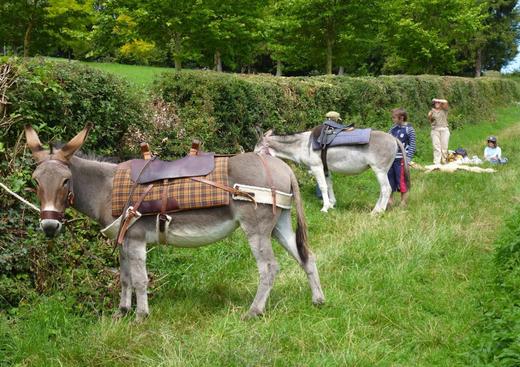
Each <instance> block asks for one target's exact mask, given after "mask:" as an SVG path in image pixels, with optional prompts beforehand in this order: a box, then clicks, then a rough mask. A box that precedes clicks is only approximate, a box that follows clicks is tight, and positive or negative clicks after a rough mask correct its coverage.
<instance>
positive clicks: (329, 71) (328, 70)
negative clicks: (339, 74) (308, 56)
mask: <svg viewBox="0 0 520 367" xmlns="http://www.w3.org/2000/svg"><path fill="white" fill-rule="evenodd" d="M325 71H326V73H327V74H329V75H330V74H332V40H330V39H327V67H326V70H325Z"/></svg>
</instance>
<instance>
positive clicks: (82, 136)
mask: <svg viewBox="0 0 520 367" xmlns="http://www.w3.org/2000/svg"><path fill="white" fill-rule="evenodd" d="M90 129H92V124H91V123H90V122H89V123H88V124H87V125H86V126H85V128H84V129H83V130H81V131H80V132H79V133H78V135H76V136H75V137H73V138H72V139H71V140H70V141H69V142H68V143H67V144H65V145H64V146H63V148H61V149H60V150H59V151H58V152H57V153H56V154H58V155H60V156H61V158H62V159H64V160H66V161H68V160H69V159H70V158H71V157H72V156H73V155H74V153H76V151H77V150H78V149H79V148H81V146H82V145H83V143H84V142H85V140H86V139H87V136H88V132H89V131H90Z"/></svg>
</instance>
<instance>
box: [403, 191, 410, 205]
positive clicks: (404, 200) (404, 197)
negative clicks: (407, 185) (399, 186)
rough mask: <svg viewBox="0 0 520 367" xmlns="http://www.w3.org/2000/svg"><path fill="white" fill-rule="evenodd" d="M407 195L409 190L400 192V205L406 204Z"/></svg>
mask: <svg viewBox="0 0 520 367" xmlns="http://www.w3.org/2000/svg"><path fill="white" fill-rule="evenodd" d="M408 196H410V192H409V191H406V192H402V193H401V206H406V205H408Z"/></svg>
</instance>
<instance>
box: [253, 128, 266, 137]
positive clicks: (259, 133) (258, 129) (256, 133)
mask: <svg viewBox="0 0 520 367" xmlns="http://www.w3.org/2000/svg"><path fill="white" fill-rule="evenodd" d="M255 135H256V138H257V139H260V138H261V137H262V135H264V134H263V131H262V128H261V127H260V125H255Z"/></svg>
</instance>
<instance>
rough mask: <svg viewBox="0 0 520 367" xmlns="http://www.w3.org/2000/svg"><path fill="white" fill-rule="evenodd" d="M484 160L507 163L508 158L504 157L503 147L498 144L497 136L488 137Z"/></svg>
mask: <svg viewBox="0 0 520 367" xmlns="http://www.w3.org/2000/svg"><path fill="white" fill-rule="evenodd" d="M484 160H485V161H488V162H491V163H495V164H504V163H507V158H502V149H500V147H499V146H498V145H497V138H496V137H495V136H490V137H488V139H487V147H486V148H485V149H484Z"/></svg>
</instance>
